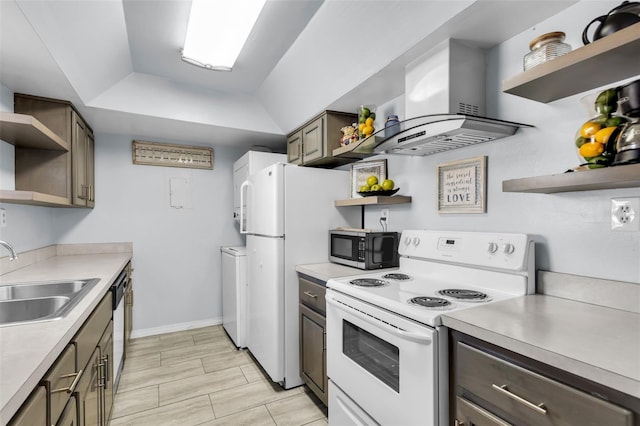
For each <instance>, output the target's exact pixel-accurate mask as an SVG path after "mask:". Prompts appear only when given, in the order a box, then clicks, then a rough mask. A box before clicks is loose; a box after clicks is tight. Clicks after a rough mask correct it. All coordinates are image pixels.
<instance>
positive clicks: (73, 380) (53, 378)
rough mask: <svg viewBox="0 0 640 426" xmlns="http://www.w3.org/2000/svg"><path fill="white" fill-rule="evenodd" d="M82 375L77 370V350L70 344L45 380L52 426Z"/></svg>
mask: <svg viewBox="0 0 640 426" xmlns="http://www.w3.org/2000/svg"><path fill="white" fill-rule="evenodd" d="M80 374H81V373H80V372H79V371H77V370H76V348H75V346H74V345H72V344H70V345H68V346H67V348H66V349H65V350H64V351H63V352H62V354H61V355H60V356H59V357H58V359H57V360H56V362H55V364H54V365H53V367H51V369H50V370H49V372H48V373H47V375H46V376H45V377H44V379H43V381H44V382H45V383H46V384H47V386H48V389H49V413H50V416H51V423H52V424H53V423H55V422H56V420H57V419H58V418H59V417H60V415H61V414H62V411H63V410H64V407H65V406H66V405H67V401H68V400H69V396H70V395H71V394H72V393H73V392H74V391H75V388H76V387H77V383H78V380H79V377H78V376H79V375H80Z"/></svg>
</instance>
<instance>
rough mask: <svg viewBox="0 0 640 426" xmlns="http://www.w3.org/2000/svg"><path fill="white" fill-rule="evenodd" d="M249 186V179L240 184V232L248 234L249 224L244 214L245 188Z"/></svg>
mask: <svg viewBox="0 0 640 426" xmlns="http://www.w3.org/2000/svg"><path fill="white" fill-rule="evenodd" d="M248 186H249V181H248V180H245V181H244V182H242V185H240V233H241V234H246V233H247V226H246V222H245V220H244V216H245V211H244V210H245V209H244V190H245V188H247V187H248Z"/></svg>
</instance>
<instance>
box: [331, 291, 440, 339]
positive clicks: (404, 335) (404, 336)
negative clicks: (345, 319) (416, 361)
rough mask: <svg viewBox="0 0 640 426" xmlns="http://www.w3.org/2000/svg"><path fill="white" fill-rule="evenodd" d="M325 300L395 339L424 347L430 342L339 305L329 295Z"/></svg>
mask: <svg viewBox="0 0 640 426" xmlns="http://www.w3.org/2000/svg"><path fill="white" fill-rule="evenodd" d="M325 300H326V302H327V303H328V304H330V305H331V306H333V307H335V308H336V309H339V310H341V311H344V312H348V313H350V314H352V315H356V316H357V317H358V319H361V320H363V321H365V322H368V323H369V324H371V325H373V326H375V327H378V328H381V329H383V330H385V331H387V332H389V333H391V334H394V335H396V336H397V337H400V338H401V339H404V340H410V341H412V342H415V343H421V344H424V345H429V344H431V342H432V339H431V336H427V335H425V334H421V333H415V332H412V331H406V330H402V329H400V328H397V327H394V326H392V325H389V324H387V323H386V322H384V321H380V320H379V319H377V318H375V317H373V316H371V315H369V314H367V313H365V312H361V311H359V310H357V309H355V308H352V307H351V306H349V305H345V304H344V303H341V302H339V301H337V300H336V299H334V298H333V297H332V296H331V295H329V294H327V295H325Z"/></svg>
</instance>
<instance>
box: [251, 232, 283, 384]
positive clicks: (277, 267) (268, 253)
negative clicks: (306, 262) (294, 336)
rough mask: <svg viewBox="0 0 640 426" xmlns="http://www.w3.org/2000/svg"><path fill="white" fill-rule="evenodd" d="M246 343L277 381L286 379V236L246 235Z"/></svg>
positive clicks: (272, 378) (270, 375)
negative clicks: (247, 323) (247, 320)
mask: <svg viewBox="0 0 640 426" xmlns="http://www.w3.org/2000/svg"><path fill="white" fill-rule="evenodd" d="M247 264H248V268H247V269H248V283H249V289H248V290H249V291H248V306H249V310H248V318H249V326H248V340H247V347H248V348H249V350H250V351H251V353H252V354H253V356H254V357H255V358H256V359H257V360H258V362H259V363H260V365H261V366H262V368H264V370H265V371H266V372H267V374H268V375H269V377H271V380H273V381H274V382H282V381H283V380H284V239H283V238H272V237H261V236H255V235H247Z"/></svg>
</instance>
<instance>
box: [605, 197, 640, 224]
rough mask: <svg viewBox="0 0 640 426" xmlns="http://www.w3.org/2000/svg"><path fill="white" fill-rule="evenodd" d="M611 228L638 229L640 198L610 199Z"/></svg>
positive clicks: (639, 222)
mask: <svg viewBox="0 0 640 426" xmlns="http://www.w3.org/2000/svg"><path fill="white" fill-rule="evenodd" d="M611 229H613V230H614V231H640V198H612V199H611Z"/></svg>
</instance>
